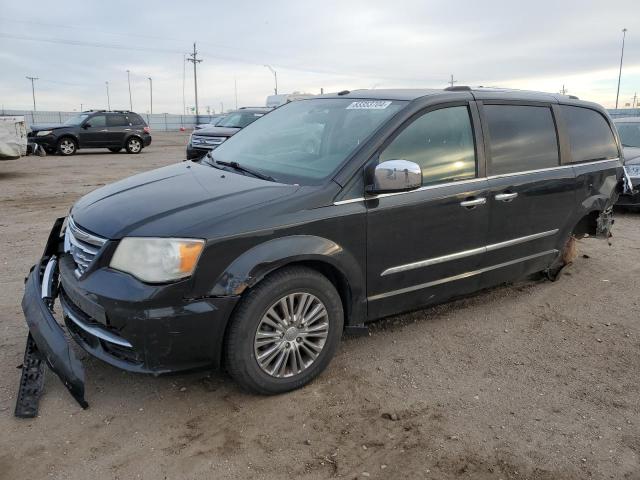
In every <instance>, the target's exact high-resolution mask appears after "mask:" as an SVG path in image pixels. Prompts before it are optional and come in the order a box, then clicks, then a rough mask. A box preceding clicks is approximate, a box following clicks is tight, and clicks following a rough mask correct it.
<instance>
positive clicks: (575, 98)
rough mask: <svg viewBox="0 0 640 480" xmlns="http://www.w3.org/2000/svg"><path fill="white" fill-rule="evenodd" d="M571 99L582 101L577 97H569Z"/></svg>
mask: <svg viewBox="0 0 640 480" xmlns="http://www.w3.org/2000/svg"><path fill="white" fill-rule="evenodd" d="M569 98H570V99H572V100H580V99H579V98H578V97H577V96H575V95H569Z"/></svg>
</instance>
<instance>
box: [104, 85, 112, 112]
mask: <svg viewBox="0 0 640 480" xmlns="http://www.w3.org/2000/svg"><path fill="white" fill-rule="evenodd" d="M104 84H105V85H106V87H107V110H109V111H110V110H111V99H110V98H109V82H104Z"/></svg>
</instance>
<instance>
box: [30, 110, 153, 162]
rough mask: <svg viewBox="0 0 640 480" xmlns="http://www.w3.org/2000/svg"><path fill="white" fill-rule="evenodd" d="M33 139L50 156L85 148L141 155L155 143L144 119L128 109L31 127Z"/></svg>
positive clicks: (89, 112)
mask: <svg viewBox="0 0 640 480" xmlns="http://www.w3.org/2000/svg"><path fill="white" fill-rule="evenodd" d="M29 140H32V141H34V142H35V143H37V144H39V145H40V146H42V147H43V148H44V149H45V150H46V151H47V153H58V154H60V155H65V156H66V155H73V154H74V153H76V152H77V151H78V150H80V149H82V148H107V149H109V150H110V151H112V152H113V153H116V152H119V151H120V150H122V149H123V148H124V149H125V150H126V151H127V153H140V152H141V151H142V149H143V148H144V147H148V146H149V145H150V144H151V134H150V130H149V127H148V126H147V123H146V122H145V121H144V119H143V118H142V117H141V116H140V115H138V114H137V113H134V112H129V111H127V110H114V111H107V110H90V111H86V112H82V113H80V114H78V115H76V116H74V117H72V118H70V119H69V120H67V121H66V122H64V123H63V124H62V125H60V124H48V125H31V132H29Z"/></svg>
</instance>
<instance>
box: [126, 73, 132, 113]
mask: <svg viewBox="0 0 640 480" xmlns="http://www.w3.org/2000/svg"><path fill="white" fill-rule="evenodd" d="M127 82H129V111H133V102H132V101H131V72H130V71H129V70H127Z"/></svg>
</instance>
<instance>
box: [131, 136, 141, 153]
mask: <svg viewBox="0 0 640 480" xmlns="http://www.w3.org/2000/svg"><path fill="white" fill-rule="evenodd" d="M141 148H142V145H141V144H140V140H137V139H135V138H132V139H131V140H129V151H130V152H131V153H138V152H139V151H140V149H141Z"/></svg>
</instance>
